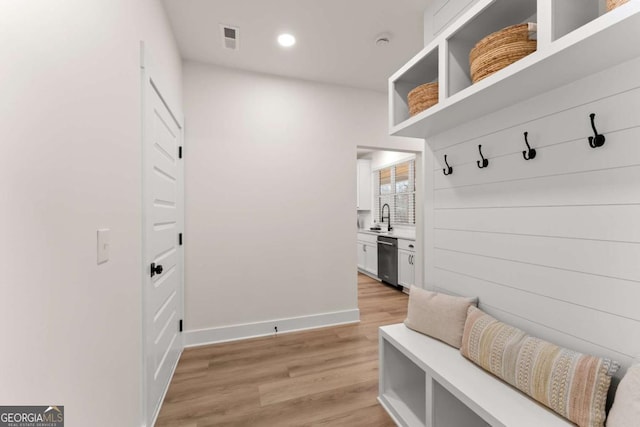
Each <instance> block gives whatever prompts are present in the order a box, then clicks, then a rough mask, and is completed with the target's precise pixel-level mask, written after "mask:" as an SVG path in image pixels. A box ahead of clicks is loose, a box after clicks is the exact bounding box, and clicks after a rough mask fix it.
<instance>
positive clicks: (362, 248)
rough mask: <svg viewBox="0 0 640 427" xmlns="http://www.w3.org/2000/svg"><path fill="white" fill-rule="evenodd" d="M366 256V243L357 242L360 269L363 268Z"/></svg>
mask: <svg viewBox="0 0 640 427" xmlns="http://www.w3.org/2000/svg"><path fill="white" fill-rule="evenodd" d="M366 257H367V252H366V245H365V244H364V243H362V242H358V268H359V269H360V270H364V269H365V265H366Z"/></svg>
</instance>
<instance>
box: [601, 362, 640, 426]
mask: <svg viewBox="0 0 640 427" xmlns="http://www.w3.org/2000/svg"><path fill="white" fill-rule="evenodd" d="M639 423H640V363H639V364H635V365H633V366H632V367H630V368H629V370H628V371H627V373H626V374H625V376H624V378H622V381H620V384H619V385H618V389H617V390H616V398H615V399H614V400H613V406H612V407H611V411H609V416H608V417H607V427H637V426H638V424H639Z"/></svg>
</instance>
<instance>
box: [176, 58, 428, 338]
mask: <svg viewBox="0 0 640 427" xmlns="http://www.w3.org/2000/svg"><path fill="white" fill-rule="evenodd" d="M184 99H185V123H186V128H185V138H186V145H187V149H186V151H185V153H186V188H187V191H186V242H187V244H186V247H185V257H186V271H185V274H186V313H187V315H186V319H185V327H186V329H187V331H188V332H187V334H186V340H187V343H191V344H198V343H202V342H207V341H216V340H223V339H233V338H238V337H242V336H246V335H251V334H262V333H270V332H272V331H273V326H274V325H275V324H278V325H279V330H281V331H282V330H284V329H294V328H296V327H305V326H308V325H309V323H305V321H304V319H305V318H306V317H308V316H314V315H322V314H326V313H335V312H340V313H342V314H343V315H344V316H343V317H340V319H341V320H348V319H353V318H357V317H353V316H357V312H356V311H355V310H356V309H357V293H356V285H355V283H356V268H355V266H356V251H355V242H356V228H355V227H354V222H355V221H354V220H355V218H354V210H355V197H356V196H355V195H356V176H355V175H356V149H357V146H358V145H361V146H368V147H382V148H385V147H387V148H389V147H397V148H398V149H409V150H421V149H422V145H423V141H422V140H414V139H401V138H398V139H394V140H391V138H390V137H388V136H387V129H386V123H387V103H386V96H385V95H384V94H381V93H377V92H371V91H364V90H357V89H350V88H347V87H341V86H333V85H326V84H316V83H310V82H305V81H297V80H291V79H283V78H278V77H271V76H267V75H261V74H254V73H246V72H240V71H234V70H229V69H225V68H220V67H214V66H205V65H200V64H196V63H186V64H185V69H184ZM338 317H339V316H338ZM284 318H296V320H294V321H291V322H288V323H287V322H282V321H278V322H276V320H277V319H284ZM301 318H302V319H301ZM332 319H334V316H331V315H329V316H325V317H321V318H320V319H319V320H318V322H316V323H314V324H318V323H320V324H322V323H326V322H330V321H331V320H332ZM312 323H313V322H312ZM247 324H249V325H247ZM231 325H235V326H237V327H236V328H226V327H228V326H231ZM238 325H245V326H238ZM283 325H284V326H283ZM311 326H313V325H311ZM215 328H221V329H215Z"/></svg>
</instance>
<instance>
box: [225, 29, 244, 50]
mask: <svg viewBox="0 0 640 427" xmlns="http://www.w3.org/2000/svg"><path fill="white" fill-rule="evenodd" d="M220 31H221V33H222V47H224V48H225V49H231V50H238V49H239V48H240V29H239V28H238V27H232V26H230V25H222V24H220Z"/></svg>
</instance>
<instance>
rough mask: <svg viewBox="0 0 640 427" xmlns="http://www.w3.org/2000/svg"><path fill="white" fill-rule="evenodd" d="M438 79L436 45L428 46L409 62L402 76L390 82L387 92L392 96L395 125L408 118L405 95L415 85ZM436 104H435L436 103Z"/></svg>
mask: <svg viewBox="0 0 640 427" xmlns="http://www.w3.org/2000/svg"><path fill="white" fill-rule="evenodd" d="M437 79H438V46H437V45H436V46H433V47H429V49H428V51H427V52H426V53H425V54H424V55H422V56H421V57H420V58H419V60H417V61H416V62H415V63H413V64H411V65H410V66H409V67H408V68H407V71H406V72H405V73H403V74H402V76H401V77H400V78H399V79H397V80H394V81H392V82H391V83H390V87H389V92H390V93H391V94H392V96H393V101H394V102H393V105H394V112H393V113H394V114H393V115H392V116H393V118H394V120H395V121H394V123H393V125H397V124H398V123H400V122H403V121H405V120H407V119H408V118H409V104H408V102H407V95H408V94H409V92H411V91H412V90H413V89H415V88H416V87H418V86H420V85H422V84H425V83H431V82H433V81H435V80H437ZM436 105H437V104H436Z"/></svg>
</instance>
